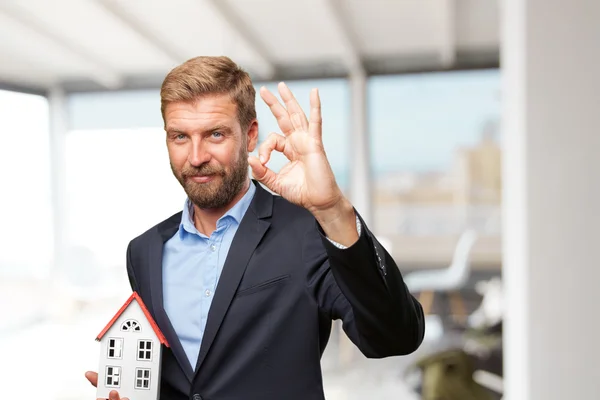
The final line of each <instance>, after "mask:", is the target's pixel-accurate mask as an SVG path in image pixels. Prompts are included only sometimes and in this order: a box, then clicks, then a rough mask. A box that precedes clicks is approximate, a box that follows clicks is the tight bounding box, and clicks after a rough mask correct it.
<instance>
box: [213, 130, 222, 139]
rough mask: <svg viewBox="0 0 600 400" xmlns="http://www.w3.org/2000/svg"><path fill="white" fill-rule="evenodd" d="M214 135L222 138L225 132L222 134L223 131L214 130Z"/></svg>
mask: <svg viewBox="0 0 600 400" xmlns="http://www.w3.org/2000/svg"><path fill="white" fill-rule="evenodd" d="M212 135H213V136H214V137H216V138H220V137H221V136H223V134H221V132H216V131H215V132H213V133H212Z"/></svg>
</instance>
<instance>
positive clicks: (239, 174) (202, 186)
mask: <svg viewBox="0 0 600 400" xmlns="http://www.w3.org/2000/svg"><path fill="white" fill-rule="evenodd" d="M165 126H166V128H165V129H166V132H167V149H168V152H169V161H170V163H171V169H172V170H173V173H174V174H175V177H176V178H177V180H178V181H179V183H181V186H183V189H184V190H185V192H186V194H187V195H188V197H189V198H190V200H191V201H192V202H193V203H194V204H195V205H196V206H198V207H200V208H204V209H210V208H222V207H225V206H227V205H229V204H230V203H231V202H232V201H233V200H234V198H235V197H236V195H238V194H239V193H240V191H241V190H242V189H243V187H244V184H245V183H246V180H247V179H248V152H251V151H253V150H254V147H255V146H256V142H257V140H258V124H257V123H256V121H253V122H252V123H251V124H250V126H249V127H246V129H244V130H242V127H241V126H240V124H239V121H238V117H237V106H236V104H235V103H234V102H233V101H231V99H230V98H229V96H227V95H210V96H204V97H201V98H199V99H198V100H197V101H195V102H193V103H187V102H181V103H171V104H169V105H167V107H166V109H165Z"/></svg>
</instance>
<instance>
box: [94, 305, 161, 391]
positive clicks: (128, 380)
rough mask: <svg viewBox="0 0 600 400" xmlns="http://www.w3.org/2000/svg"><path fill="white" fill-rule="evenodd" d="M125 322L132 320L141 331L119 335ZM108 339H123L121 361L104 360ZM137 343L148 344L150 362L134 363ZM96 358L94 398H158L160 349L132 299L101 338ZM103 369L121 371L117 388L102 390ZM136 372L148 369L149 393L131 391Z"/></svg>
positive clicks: (157, 341)
mask: <svg viewBox="0 0 600 400" xmlns="http://www.w3.org/2000/svg"><path fill="white" fill-rule="evenodd" d="M128 319H135V320H136V321H137V322H138V323H139V324H140V326H141V327H142V330H141V332H123V331H121V324H122V323H123V322H125V321H126V320H128ZM109 338H123V357H122V358H121V359H108V358H107V356H108V340H109ZM139 339H145V340H152V360H151V361H137V357H136V353H137V341H138V340H139ZM98 355H99V358H100V363H99V368H98V391H97V397H98V398H105V399H107V398H108V394H109V393H110V391H111V390H117V391H118V392H119V393H120V395H121V397H129V398H131V399H133V400H156V399H157V398H158V396H157V393H158V391H159V383H160V379H159V374H160V357H161V345H160V341H159V340H158V337H157V336H156V334H155V333H154V330H153V329H152V326H151V325H150V323H148V320H147V319H146V317H145V315H144V313H143V311H142V309H141V307H140V306H139V304H138V302H137V301H136V300H135V299H134V300H132V302H131V304H129V307H128V308H127V309H126V310H125V311H124V312H123V314H121V316H120V317H119V318H118V319H117V321H115V323H114V324H113V325H112V326H111V328H110V329H109V330H108V332H106V334H105V335H104V336H103V338H102V340H101V343H100V348H99V354H98ZM107 366H120V367H121V382H120V388H105V387H104V383H105V375H106V367H107ZM136 368H150V370H151V376H150V390H146V389H135V379H136V377H135V369H136Z"/></svg>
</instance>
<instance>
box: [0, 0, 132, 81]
mask: <svg viewBox="0 0 600 400" xmlns="http://www.w3.org/2000/svg"><path fill="white" fill-rule="evenodd" d="M18 4H19V2H8V1H0V11H2V12H4V13H5V14H6V15H7V16H8V17H9V18H11V19H13V20H14V21H16V22H17V23H20V24H21V25H23V26H24V27H25V28H27V29H28V30H31V31H33V32H35V33H36V34H37V35H41V36H42V37H45V38H46V39H48V40H50V41H52V42H53V43H54V44H56V45H57V46H59V47H61V48H62V49H64V50H65V51H67V52H69V53H71V54H72V55H74V56H75V57H76V58H79V59H81V60H82V61H83V62H85V64H86V68H87V70H88V71H89V76H90V78H91V79H93V80H94V81H95V82H97V83H98V84H100V85H102V86H103V87H105V88H107V89H117V88H119V87H120V86H121V83H122V81H121V76H120V75H119V74H118V73H117V72H115V71H113V70H112V69H111V68H110V67H109V66H108V65H106V63H105V62H104V60H102V59H100V58H97V57H95V56H93V55H92V54H90V53H89V52H88V51H87V50H86V49H85V47H84V46H82V45H81V44H79V43H78V42H77V38H68V37H65V36H62V35H61V34H60V33H58V32H55V31H54V30H53V29H52V28H50V27H49V26H47V25H46V24H45V23H44V21H43V19H41V18H39V17H37V16H35V15H32V13H31V12H29V11H27V10H25V9H24V8H22V7H20V6H19V5H18Z"/></svg>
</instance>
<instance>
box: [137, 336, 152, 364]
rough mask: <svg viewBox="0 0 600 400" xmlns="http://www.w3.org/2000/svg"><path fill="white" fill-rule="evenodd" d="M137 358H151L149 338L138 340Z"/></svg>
mask: <svg viewBox="0 0 600 400" xmlns="http://www.w3.org/2000/svg"><path fill="white" fill-rule="evenodd" d="M137 359H138V360H140V361H143V360H147V361H150V360H152V341H151V340H138V354H137Z"/></svg>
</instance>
